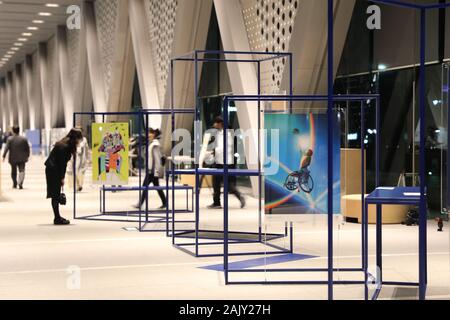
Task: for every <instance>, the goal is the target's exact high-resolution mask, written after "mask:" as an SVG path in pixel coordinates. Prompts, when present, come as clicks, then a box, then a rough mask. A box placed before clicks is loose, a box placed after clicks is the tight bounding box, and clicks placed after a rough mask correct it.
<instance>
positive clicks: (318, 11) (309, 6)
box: [283, 0, 355, 105]
mask: <svg viewBox="0 0 450 320" xmlns="http://www.w3.org/2000/svg"><path fill="white" fill-rule="evenodd" d="M354 6H355V0H335V25H334V28H335V39H334V48H335V51H334V66H335V72H336V71H337V68H338V67H339V62H340V59H341V55H342V50H343V48H344V44H345V40H346V38H347V33H348V28H349V25H350V21H351V17H352V14H353V9H354ZM299 7H300V9H299V11H298V13H297V16H296V18H295V24H294V31H293V35H294V36H293V37H292V40H291V44H290V50H291V52H292V53H293V54H294V63H293V70H294V72H293V75H294V79H293V80H294V83H293V84H294V92H295V93H296V94H326V92H327V70H328V69H327V39H328V32H327V1H325V0H313V1H311V0H301V2H300V4H299ZM287 72H288V70H287V69H286V70H285V74H284V77H283V87H285V88H287V87H288V83H289V82H288V81H289V79H288V73H287ZM308 105H311V104H308Z"/></svg>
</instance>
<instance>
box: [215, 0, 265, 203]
mask: <svg viewBox="0 0 450 320" xmlns="http://www.w3.org/2000/svg"><path fill="white" fill-rule="evenodd" d="M214 5H215V8H216V14H217V20H218V22H219V29H220V34H221V36H222V44H223V48H224V50H225V51H247V52H248V51H250V45H249V41H248V37H247V31H246V28H245V23H244V18H243V16H242V6H241V2H240V1H239V0H214ZM228 57H230V58H231V57H232V56H228ZM239 58H241V59H252V58H253V57H252V55H248V56H244V55H241V56H239ZM227 68H228V74H229V76H230V81H231V87H232V90H233V93H234V94H248V95H254V94H258V80H257V70H256V68H255V65H254V64H253V63H234V62H229V63H227ZM237 114H238V118H239V124H240V127H241V130H251V131H249V132H251V134H249V135H248V137H249V139H248V143H247V147H246V148H245V154H246V158H247V163H249V169H258V159H257V155H258V122H257V119H258V104H257V103H254V102H242V103H239V104H238V108H237ZM251 180H252V188H253V192H254V194H257V192H258V179H257V178H256V179H255V178H252V179H251Z"/></svg>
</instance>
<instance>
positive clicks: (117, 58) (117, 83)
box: [107, 0, 145, 112]
mask: <svg viewBox="0 0 450 320" xmlns="http://www.w3.org/2000/svg"><path fill="white" fill-rule="evenodd" d="M128 2H129V0H121V1H120V2H119V4H118V15H117V27H116V35H115V37H114V39H115V44H114V56H113V61H112V68H111V84H110V86H111V87H110V90H109V96H108V97H107V98H108V100H107V101H108V107H109V110H110V111H113V112H114V111H129V110H130V107H131V101H132V95H133V82H134V73H135V56H134V53H133V41H132V35H131V26H130V14H129V3H128ZM131 2H134V1H131ZM139 45H140V44H139ZM144 106H145V104H144Z"/></svg>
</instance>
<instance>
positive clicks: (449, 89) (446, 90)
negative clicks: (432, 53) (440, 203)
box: [442, 63, 450, 214]
mask: <svg viewBox="0 0 450 320" xmlns="http://www.w3.org/2000/svg"><path fill="white" fill-rule="evenodd" d="M444 70H446V71H447V72H446V73H444V74H443V76H444V77H446V84H445V87H443V88H442V91H443V96H442V97H443V99H444V97H446V98H447V102H446V104H447V184H446V186H447V204H446V208H447V214H449V213H450V188H449V182H450V169H449V161H450V148H449V146H448V142H449V141H450V140H449V139H450V130H449V126H450V63H449V64H447V65H446V66H445V68H444Z"/></svg>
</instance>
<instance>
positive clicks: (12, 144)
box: [3, 126, 30, 189]
mask: <svg viewBox="0 0 450 320" xmlns="http://www.w3.org/2000/svg"><path fill="white" fill-rule="evenodd" d="M12 131H13V135H12V136H11V137H9V138H8V141H7V142H6V147H5V151H4V152H3V161H5V159H6V156H7V155H8V153H9V158H8V160H9V164H10V165H11V178H12V181H13V188H14V189H17V186H19V188H20V189H23V182H24V180H25V164H26V163H27V162H28V159H29V157H30V145H29V143H28V140H27V139H26V138H25V137H22V136H20V135H19V133H20V128H19V127H18V126H14V127H13V130H12ZM17 169H19V179H17Z"/></svg>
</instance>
